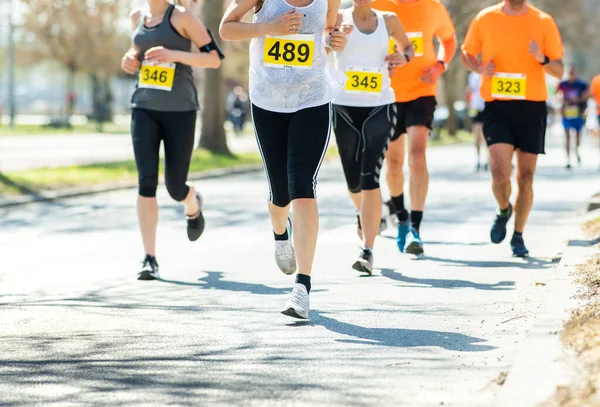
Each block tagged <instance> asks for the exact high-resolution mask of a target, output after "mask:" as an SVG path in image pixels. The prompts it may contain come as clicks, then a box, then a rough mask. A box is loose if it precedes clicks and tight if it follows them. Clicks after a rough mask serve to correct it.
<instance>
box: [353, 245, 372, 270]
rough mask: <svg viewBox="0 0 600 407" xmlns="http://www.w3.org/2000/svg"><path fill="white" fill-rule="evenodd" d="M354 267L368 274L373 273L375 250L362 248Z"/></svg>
mask: <svg viewBox="0 0 600 407" xmlns="http://www.w3.org/2000/svg"><path fill="white" fill-rule="evenodd" d="M352 268H353V269H354V270H356V271H360V272H361V273H367V274H368V275H371V274H373V252H372V251H371V249H368V248H366V247H363V248H361V249H360V255H359V256H358V259H356V262H355V263H354V264H353V265H352Z"/></svg>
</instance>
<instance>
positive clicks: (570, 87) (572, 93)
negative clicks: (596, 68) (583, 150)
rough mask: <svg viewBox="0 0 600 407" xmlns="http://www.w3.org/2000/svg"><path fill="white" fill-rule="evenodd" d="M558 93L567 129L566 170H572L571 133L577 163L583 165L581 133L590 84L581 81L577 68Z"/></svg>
mask: <svg viewBox="0 0 600 407" xmlns="http://www.w3.org/2000/svg"><path fill="white" fill-rule="evenodd" d="M556 93H560V94H561V95H562V106H561V111H560V112H561V114H562V117H563V121H562V122H563V127H564V129H565V135H566V140H565V148H566V152H567V164H566V168H567V169H571V131H574V132H575V156H576V157H577V163H578V164H580V165H581V156H580V155H579V145H580V144H581V131H582V130H583V125H584V123H585V122H584V119H583V114H584V112H585V108H586V105H587V100H588V99H589V97H590V92H589V88H588V84H587V83H585V82H584V81H582V80H581V79H579V77H578V74H577V68H575V67H571V69H569V79H567V80H565V81H562V82H560V83H559V84H558V87H557V89H556Z"/></svg>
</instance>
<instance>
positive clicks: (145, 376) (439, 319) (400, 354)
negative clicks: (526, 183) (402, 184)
mask: <svg viewBox="0 0 600 407" xmlns="http://www.w3.org/2000/svg"><path fill="white" fill-rule="evenodd" d="M548 152H549V155H548V156H546V157H543V158H542V159H541V162H540V170H539V173H538V176H537V180H536V203H535V206H534V211H533V214H532V216H531V221H530V227H529V229H528V230H527V232H526V234H525V238H526V242H527V244H528V246H529V248H530V250H531V253H532V257H531V258H530V259H528V260H521V259H513V258H512V257H511V256H510V248H509V246H508V242H505V243H504V244H501V245H491V244H490V243H489V237H488V236H489V226H490V223H491V220H492V219H493V214H494V209H495V208H494V202H493V200H492V197H491V192H490V190H489V180H488V175H487V174H485V173H479V174H476V173H475V172H474V171H473V168H474V165H473V152H472V148H471V147H470V146H458V147H445V148H437V149H432V150H431V151H430V154H429V162H430V166H431V188H430V195H429V203H428V206H427V209H426V212H425V219H424V223H423V226H422V235H423V238H424V240H425V250H426V257H425V258H423V259H421V260H415V259H413V258H411V257H409V256H405V255H401V254H399V253H398V252H397V249H396V248H395V241H394V240H393V233H392V231H391V230H389V231H388V232H386V233H384V236H383V237H382V238H381V239H379V240H378V242H377V245H376V248H375V266H376V268H377V269H376V271H375V273H374V276H373V277H360V276H359V275H357V273H356V272H355V271H353V270H352V269H351V264H352V262H353V261H354V258H355V256H356V255H357V254H358V250H357V246H358V242H357V239H356V232H355V224H354V222H355V216H354V211H353V210H352V207H351V205H350V202H349V200H348V198H347V196H346V194H345V188H344V182H343V176H342V172H341V168H340V167H339V165H338V164H337V163H336V162H332V163H329V164H327V165H325V166H324V168H323V169H322V172H321V176H320V182H319V187H318V193H319V203H320V212H321V216H322V217H321V234H320V238H319V246H318V252H317V257H316V261H315V270H314V276H313V292H312V294H311V301H312V307H313V311H312V314H311V320H310V322H296V321H295V320H292V319H290V318H288V317H285V316H283V315H281V314H279V310H280V309H281V308H282V307H283V305H284V303H285V301H286V299H287V296H288V294H289V292H290V286H291V283H292V281H293V280H292V278H291V277H288V276H285V275H283V274H282V273H281V272H279V271H278V270H277V268H276V266H275V264H274V261H273V258H272V257H273V253H272V250H273V248H272V245H273V243H272V234H271V231H270V228H269V223H268V218H267V214H266V210H265V199H266V196H267V189H266V186H265V181H264V175H263V174H262V173H253V174H247V175H240V176H235V177H229V178H219V179H212V180H206V181H202V182H201V183H199V184H198V186H199V187H200V188H201V190H202V191H203V193H204V195H205V201H206V212H205V216H206V218H207V230H206V232H205V234H204V236H202V238H201V239H200V240H199V241H198V242H196V243H194V244H192V243H190V242H188V241H187V239H186V235H185V230H184V225H185V221H184V218H183V214H182V210H181V208H179V207H178V206H177V205H176V204H175V203H173V202H172V201H170V200H169V199H168V196H167V195H166V193H165V192H164V191H161V193H160V196H159V198H160V202H161V204H162V207H161V223H160V226H159V243H158V246H159V253H158V260H159V263H160V266H161V273H162V276H163V278H164V280H163V281H154V282H140V281H137V280H136V272H137V267H138V261H139V260H140V258H141V255H142V254H143V253H142V249H141V245H140V242H139V238H138V232H137V224H136V218H135V206H134V202H135V191H134V190H127V191H121V192H114V193H109V194H104V195H95V196H89V197H83V198H77V199H71V200H66V201H61V202H55V203H46V204H32V205H27V206H22V207H15V208H10V209H2V210H0V251H1V255H0V258H1V259H2V264H3V266H2V267H1V268H0V306H1V310H2V311H1V312H0V394H2V398H1V401H0V405H7V406H16V405H26V404H27V405H33V404H39V405H59V404H60V405H84V404H85V405H90V404H97V405H111V406H121V405H123V406H124V405H144V406H162V405H167V404H169V405H203V406H232V405H236V406H259V405H261V406H262V405H276V406H374V405H376V406H410V407H413V406H439V405H445V406H448V405H452V406H489V405H492V404H493V401H494V399H495V397H496V395H497V394H498V391H499V386H498V385H496V384H494V382H493V381H494V379H496V378H497V377H499V376H500V375H501V373H502V372H507V371H509V370H510V368H511V366H512V364H513V362H514V360H515V355H516V353H517V350H518V349H519V345H520V344H521V343H522V342H523V341H524V339H525V338H526V336H527V332H528V330H529V329H530V327H531V326H532V325H533V324H534V322H535V319H536V313H537V312H538V311H539V309H540V307H541V306H542V304H543V303H544V302H545V301H547V300H549V299H548V298H547V288H546V287H545V286H543V285H538V284H536V282H537V283H539V282H542V283H543V282H544V281H547V279H548V276H549V275H551V274H552V273H553V268H554V267H555V265H556V261H557V258H558V256H560V253H561V251H562V248H563V245H564V242H565V239H566V238H567V236H568V234H569V233H570V231H572V230H574V228H576V227H577V225H576V224H575V223H574V222H573V217H574V216H575V215H576V213H578V212H579V211H581V210H582V209H583V207H584V204H585V201H586V199H587V198H589V197H590V196H591V195H592V194H593V193H595V192H597V190H596V189H598V186H599V185H600V183H599V182H598V181H600V177H599V173H598V170H597V166H596V159H597V157H596V154H597V151H596V150H595V149H594V150H593V151H592V150H591V149H587V150H586V151H585V154H584V160H585V161H584V163H586V165H585V166H584V167H582V168H577V169H574V170H573V171H571V172H567V171H566V170H564V169H563V168H562V163H563V161H562V152H561V150H559V149H558V148H557V147H551V148H549V151H548ZM592 163H593V165H592Z"/></svg>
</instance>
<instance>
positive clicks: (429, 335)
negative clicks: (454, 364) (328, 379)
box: [288, 310, 495, 352]
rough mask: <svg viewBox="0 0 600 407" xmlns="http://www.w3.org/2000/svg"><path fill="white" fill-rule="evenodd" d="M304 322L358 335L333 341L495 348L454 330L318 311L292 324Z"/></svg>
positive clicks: (470, 349)
mask: <svg viewBox="0 0 600 407" xmlns="http://www.w3.org/2000/svg"><path fill="white" fill-rule="evenodd" d="M306 325H314V326H322V327H324V328H325V329H327V330H328V331H331V332H335V333H338V334H342V335H347V336H352V337H354V338H357V339H336V342H343V343H355V344H363V345H379V346H393V347H399V348H412V347H440V348H443V349H446V350H453V351H459V352H484V351H490V350H493V349H495V347H493V346H490V345H483V344H482V343H483V342H487V341H486V340H485V339H481V338H475V337H473V336H468V335H463V334H460V333H456V332H441V331H429V330H423V329H398V328H366V327H363V326H360V325H355V324H350V323H347V322H341V321H338V320H336V319H333V318H330V317H327V316H324V315H323V314H322V313H320V312H319V311H314V310H313V311H311V320H310V322H294V323H292V324H288V326H292V327H301V326H306Z"/></svg>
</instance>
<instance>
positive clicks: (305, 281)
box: [296, 274, 310, 294]
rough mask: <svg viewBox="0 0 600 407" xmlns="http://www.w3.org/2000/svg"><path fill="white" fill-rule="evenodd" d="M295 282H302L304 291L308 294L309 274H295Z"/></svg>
mask: <svg viewBox="0 0 600 407" xmlns="http://www.w3.org/2000/svg"><path fill="white" fill-rule="evenodd" d="M296 283H300V284H303V285H304V287H306V291H307V292H308V293H309V294H310V276H307V275H306V274H296Z"/></svg>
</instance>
